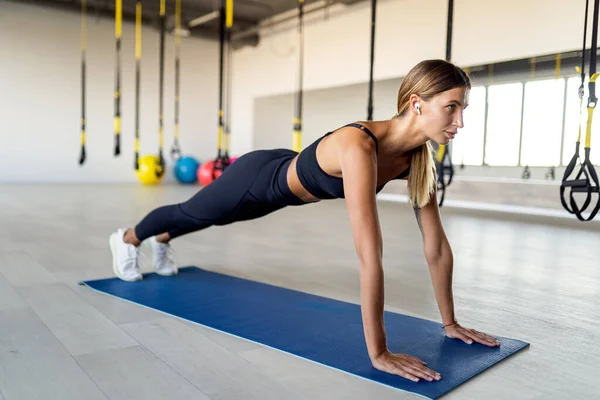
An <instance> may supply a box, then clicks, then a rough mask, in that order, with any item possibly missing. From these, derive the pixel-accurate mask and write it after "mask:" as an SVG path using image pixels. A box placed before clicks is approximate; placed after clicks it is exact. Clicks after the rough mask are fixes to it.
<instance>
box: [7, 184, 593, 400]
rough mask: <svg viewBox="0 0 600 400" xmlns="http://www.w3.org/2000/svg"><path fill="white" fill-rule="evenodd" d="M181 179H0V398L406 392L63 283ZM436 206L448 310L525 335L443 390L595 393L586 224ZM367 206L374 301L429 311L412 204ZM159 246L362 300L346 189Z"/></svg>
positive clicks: (88, 272)
mask: <svg viewBox="0 0 600 400" xmlns="http://www.w3.org/2000/svg"><path fill="white" fill-rule="evenodd" d="M195 190H196V189H195V188H192V187H180V186H167V185H164V186H161V187H155V188H144V187H139V186H136V185H131V186H130V185H90V186H74V185H73V186H68V185H65V186H58V185H45V186H18V185H3V188H2V191H0V399H5V400H13V399H19V400H24V399H60V400H67V399H85V400H92V399H128V400H131V399H170V400H173V399H261V400H262V399H310V400H314V399H366V398H373V399H416V398H419V397H418V396H415V395H412V394H409V393H404V392H401V391H397V390H394V389H391V388H388V387H384V386H382V385H379V384H376V383H373V382H369V381H366V380H363V379H359V378H355V377H352V376H350V375H347V374H344V373H342V372H339V371H335V370H332V369H329V368H326V367H323V366H320V365H317V364H314V363H312V362H308V361H305V360H302V359H299V358H296V357H293V356H290V355H286V354H283V353H280V352H278V351H276V350H273V349H269V348H265V347H262V346H260V345H257V344H254V343H250V342H247V341H244V340H242V339H237V338H234V337H231V336H228V335H225V334H222V333H219V332H215V331H212V330H209V329H207V328H204V327H201V326H196V325H194V324H191V323H187V322H184V321H181V320H178V319H176V318H171V317H169V316H166V315H164V314H161V313H158V312H155V311H153V310H149V309H145V308H142V307H139V306H136V305H133V304H129V303H126V302H124V301H120V300H118V299H114V298H111V297H108V296H105V295H102V294H99V293H96V292H93V291H92V290H90V289H89V288H86V287H83V286H80V285H78V284H77V283H78V281H80V280H85V279H95V278H104V277H108V276H112V269H111V256H110V251H109V247H108V236H109V234H110V233H111V232H112V231H114V230H115V229H116V228H117V227H122V226H132V225H134V224H135V223H136V222H137V220H138V219H140V218H141V217H143V216H144V215H145V214H146V213H147V212H148V211H150V210H151V209H152V208H153V207H156V206H159V205H163V204H167V203H173V202H178V201H181V200H184V199H187V198H188V197H189V196H190V195H192V194H193V193H194V192H195ZM443 214H444V225H445V227H446V231H447V233H448V235H449V238H450V241H451V244H452V246H453V250H454V256H455V274H454V282H455V284H454V295H455V301H456V310H457V311H456V312H457V316H458V318H459V320H460V322H461V323H462V324H463V325H465V326H467V327H473V328H476V329H479V330H482V331H484V332H487V333H490V334H494V335H500V336H508V337H513V338H517V339H521V340H525V341H528V342H530V343H531V347H530V348H529V349H526V350H525V351H523V352H521V353H519V354H517V355H515V356H514V357H511V358H509V359H508V360H506V361H505V362H503V363H501V364H499V365H497V366H495V367H493V368H491V369H490V370H488V371H486V372H484V373H483V374H481V375H479V376H477V377H475V378H474V379H472V380H471V381H469V382H467V383H466V384H464V385H462V386H460V387H459V388H457V389H456V390H454V391H452V392H451V393H450V394H449V395H448V396H446V397H445V398H448V399H511V400H513V399H584V398H585V399H594V398H595V399H597V398H600V386H599V383H598V381H597V379H598V373H599V372H600V261H599V260H600V233H599V232H598V231H592V230H583V229H580V228H573V227H565V226H553V225H550V224H546V225H543V224H533V223H527V222H522V221H519V220H518V219H514V220H512V221H511V220H508V219H506V218H504V220H502V219H492V218H483V217H481V216H468V215H464V214H463V215H460V214H458V213H456V212H451V211H450V210H443ZM380 218H381V223H382V229H383V234H384V240H385V242H384V243H385V245H384V248H385V261H384V267H385V274H386V275H385V278H386V308H387V309H389V310H392V311H397V312H402V313H406V314H409V315H414V316H418V317H422V318H428V319H432V320H435V321H439V320H440V317H439V312H438V310H437V306H436V303H435V299H434V297H433V291H432V288H431V283H430V280H429V272H428V270H427V266H426V263H425V260H424V258H423V255H422V246H421V238H420V234H419V233H418V228H417V226H416V223H415V221H414V216H413V214H412V211H411V210H410V208H409V207H408V206H407V205H406V204H397V203H390V202H380ZM173 247H174V249H175V251H176V252H177V254H178V257H179V260H180V262H181V264H183V265H198V266H201V267H203V268H206V269H210V270H215V271H220V272H224V273H228V274H232V275H236V276H242V277H249V278H252V279H254V280H258V281H263V282H267V283H271V284H275V285H280V286H283V287H288V288H293V289H297V290H302V291H306V292H310V293H315V294H319V295H323V296H328V297H333V298H337V299H341V300H345V301H351V302H355V303H359V302H360V293H359V280H358V271H357V265H358V264H357V258H356V255H355V252H354V248H353V245H352V236H351V233H350V229H349V224H348V220H347V216H346V209H345V205H344V203H343V202H342V201H329V202H322V203H320V204H313V205H310V206H306V207H301V208H288V209H284V210H282V211H280V212H278V213H276V214H273V215H270V216H268V217H266V218H263V219H261V220H257V221H250V222H243V223H238V224H235V225H231V226H227V227H218V228H211V229H209V230H206V231H203V232H198V233H194V234H191V235H188V236H186V237H182V238H180V239H178V240H176V241H174V242H173ZM149 260H150V258H149V254H148V257H147V261H146V264H145V265H143V267H142V268H143V269H144V271H150V270H151V268H150V267H149Z"/></svg>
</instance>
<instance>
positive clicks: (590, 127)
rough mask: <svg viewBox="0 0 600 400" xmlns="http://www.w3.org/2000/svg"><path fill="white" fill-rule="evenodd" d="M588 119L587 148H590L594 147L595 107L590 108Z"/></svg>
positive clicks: (586, 131)
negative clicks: (593, 123)
mask: <svg viewBox="0 0 600 400" xmlns="http://www.w3.org/2000/svg"><path fill="white" fill-rule="evenodd" d="M587 110H588V119H587V126H586V130H585V147H586V148H590V147H591V145H592V118H593V117H594V107H588V109H587Z"/></svg>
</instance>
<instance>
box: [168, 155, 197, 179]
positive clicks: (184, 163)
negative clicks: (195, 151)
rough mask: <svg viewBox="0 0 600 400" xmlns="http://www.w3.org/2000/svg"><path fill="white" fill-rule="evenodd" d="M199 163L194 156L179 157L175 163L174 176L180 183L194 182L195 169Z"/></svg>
mask: <svg viewBox="0 0 600 400" xmlns="http://www.w3.org/2000/svg"><path fill="white" fill-rule="evenodd" d="M198 167H200V163H199V162H198V161H197V160H196V159H195V158H194V157H189V156H186V157H181V158H180V159H179V160H177V162H176V163H175V168H174V171H175V178H177V180H178V181H179V182H181V183H194V182H196V180H197V179H198V178H197V177H196V171H197V170H198Z"/></svg>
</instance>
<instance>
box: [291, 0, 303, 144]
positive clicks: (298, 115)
mask: <svg viewBox="0 0 600 400" xmlns="http://www.w3.org/2000/svg"><path fill="white" fill-rule="evenodd" d="M303 28H304V0H298V83H297V85H298V89H297V92H296V105H295V108H294V109H295V115H294V119H293V124H294V137H293V146H292V149H293V150H294V151H296V152H300V151H302V86H303V75H304V29H303Z"/></svg>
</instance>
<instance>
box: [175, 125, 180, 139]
mask: <svg viewBox="0 0 600 400" xmlns="http://www.w3.org/2000/svg"><path fill="white" fill-rule="evenodd" d="M178 138H179V124H175V139H178Z"/></svg>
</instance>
